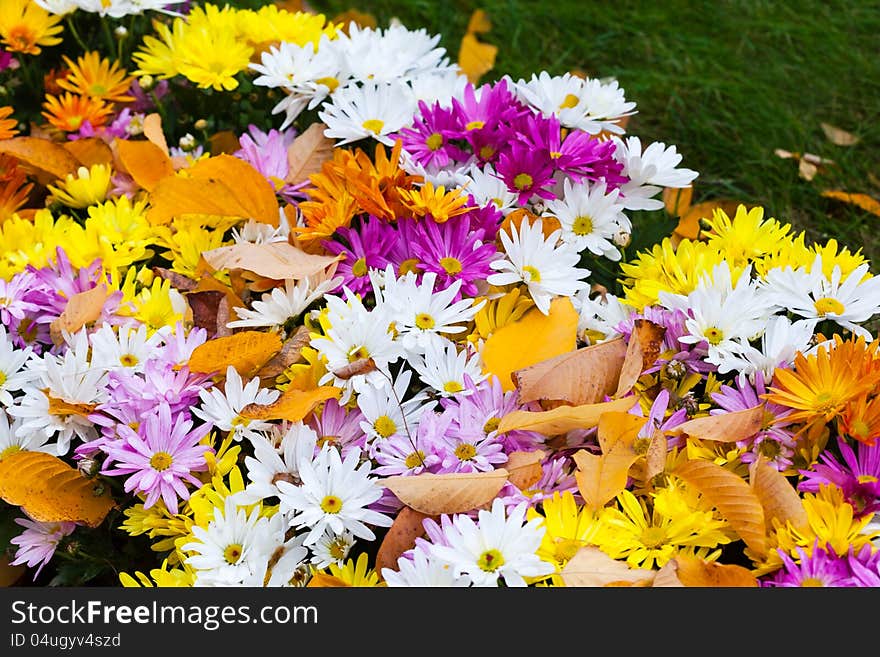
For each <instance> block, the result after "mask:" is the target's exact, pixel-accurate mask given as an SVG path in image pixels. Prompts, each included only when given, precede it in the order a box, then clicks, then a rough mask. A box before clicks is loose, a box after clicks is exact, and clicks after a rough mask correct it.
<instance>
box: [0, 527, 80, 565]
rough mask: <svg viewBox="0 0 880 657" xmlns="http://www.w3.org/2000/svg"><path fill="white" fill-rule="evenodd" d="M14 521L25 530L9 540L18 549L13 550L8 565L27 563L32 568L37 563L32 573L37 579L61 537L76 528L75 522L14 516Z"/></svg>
mask: <svg viewBox="0 0 880 657" xmlns="http://www.w3.org/2000/svg"><path fill="white" fill-rule="evenodd" d="M15 523H16V524H18V525H21V526H22V527H24V528H25V530H24V531H23V532H22V533H21V534H19V535H18V536H16V537H15V538H13V539H11V540H10V541H9V542H10V543H12V544H13V545H17V546H18V550H16V551H15V559H13V560H12V561H11V562H10V565H11V566H18V565H20V564H27V566H28V568H33V567H34V566H36V565H37V564H39V567H38V568H37V572H35V573H34V579H37V577H38V576H39V574H40V571H41V570H43V566H45V565H46V564H47V563H49V561H50V560H51V559H52V556H53V555H54V554H55V548H57V547H58V543H59V542H60V541H61V539H62V538H64V537H65V536H69V535H70V534H71V533H73V530H74V529H76V523H75V522H39V521H36V520H28V519H26V518H16V519H15Z"/></svg>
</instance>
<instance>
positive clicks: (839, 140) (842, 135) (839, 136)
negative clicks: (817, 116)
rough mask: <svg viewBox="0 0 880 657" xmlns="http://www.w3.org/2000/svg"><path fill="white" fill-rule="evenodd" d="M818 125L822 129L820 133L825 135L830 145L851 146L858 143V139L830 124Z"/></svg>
mask: <svg viewBox="0 0 880 657" xmlns="http://www.w3.org/2000/svg"><path fill="white" fill-rule="evenodd" d="M819 125H820V126H821V127H822V132H824V133H825V136H826V137H827V138H828V141H830V142H831V143H832V144H836V145H837V146H853V145H855V144H858V143H859V138H858V137H856V136H855V135H854V134H852V133H851V132H847V131H846V130H843V129H842V128H838V127H837V126H835V125H831V124H830V123H820V124H819Z"/></svg>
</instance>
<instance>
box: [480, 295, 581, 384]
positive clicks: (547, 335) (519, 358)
mask: <svg viewBox="0 0 880 657" xmlns="http://www.w3.org/2000/svg"><path fill="white" fill-rule="evenodd" d="M577 324H578V314H577V311H576V310H575V309H574V306H573V305H572V303H571V300H570V299H569V298H568V297H557V298H555V299H553V301H551V302H550V312H549V313H548V314H547V315H545V314H544V313H542V312H541V311H540V310H538V309H537V308H532V309H531V310H529V311H528V312H526V314H525V315H523V316H522V317H521V318H520V319H519V320H517V321H515V322H511V323H510V324H507V325H506V326H502V327H501V328H499V329H497V330H496V331H495V332H494V333H492V335H490V336H489V337H488V338H487V339H486V342H485V343H483V348H482V350H481V356H482V359H483V368H484V372H486V373H487V374H494V375H495V376H497V377H498V380H499V381H500V382H501V387H502V388H503V389H504V390H513V389H514V382H513V379H512V378H511V375H512V373H513V372H515V371H517V370H522V369H525V368H526V367H529V366H530V365H534V364H536V363H540V362H542V361H546V360H549V359H551V358H553V357H555V356H559V355H561V354H567V353H569V352H572V351H574V349H575V347H576V346H577ZM520 394H522V393H520Z"/></svg>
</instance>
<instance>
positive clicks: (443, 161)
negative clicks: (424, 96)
mask: <svg viewBox="0 0 880 657" xmlns="http://www.w3.org/2000/svg"><path fill="white" fill-rule="evenodd" d="M459 119H460V114H459V113H457V112H455V111H454V110H452V109H451V108H444V107H441V105H440V103H439V102H435V103H434V105H433V106H432V107H430V108H429V107H428V105H427V103H425V101H423V100H420V101H419V114H416V116H415V117H414V121H413V125H412V127H409V128H402V129H401V130H400V132H399V133H398V134H397V136H398V137H400V139H401V140H402V141H403V149H404V150H405V151H406V152H408V153H409V154H410V155H412V157H413V159H414V160H415V161H416V162H418V163H419V164H421V165H423V166H426V167H427V166H432V165H433V166H437V167H446V166H448V165H449V163H450V162H464V161H465V160H467V159H468V154H467V153H466V152H465V151H463V150H462V149H461V148H459V147H458V146H456V145H455V144H453V143H452V142H451V141H450V140H451V139H454V138H456V137H457V136H458V134H459V133H460V132H461V130H462V128H463V125H462V123H461V121H460V120H459Z"/></svg>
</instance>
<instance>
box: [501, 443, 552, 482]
mask: <svg viewBox="0 0 880 657" xmlns="http://www.w3.org/2000/svg"><path fill="white" fill-rule="evenodd" d="M545 456H546V454H545V453H544V452H543V451H542V450H540V449H536V450H534V451H531V452H524V451H523V452H521V451H516V452H511V453H510V454H508V456H507V463H505V464H504V469H505V470H507V472H508V473H509V474H508V478H507V479H508V481H509V482H510V483H512V484H513V485H514V486H516V487H517V488H519V489H520V490H528V489H529V488H531V487H532V486H534V485H535V484H536V483H538V482H539V481H540V480H541V476H542V475H543V474H544V470H543V468H542V467H541V463H542V461H543V460H544V457H545Z"/></svg>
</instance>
